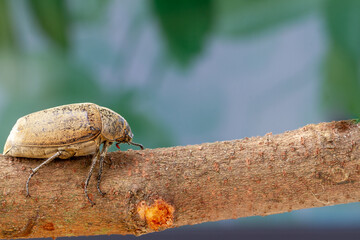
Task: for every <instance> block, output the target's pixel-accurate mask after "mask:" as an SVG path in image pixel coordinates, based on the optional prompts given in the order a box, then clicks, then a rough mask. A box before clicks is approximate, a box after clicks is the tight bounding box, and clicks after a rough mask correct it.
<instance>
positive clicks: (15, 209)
mask: <svg viewBox="0 0 360 240" xmlns="http://www.w3.org/2000/svg"><path fill="white" fill-rule="evenodd" d="M359 146H360V129H359V125H357V124H356V123H355V122H354V121H350V120H349V121H339V122H331V123H320V124H316V125H307V126H305V127H303V128H301V129H298V130H294V131H289V132H285V133H283V134H279V135H272V134H271V133H269V134H266V135H265V136H263V137H253V138H245V139H242V140H233V141H225V142H215V143H204V144H201V145H193V146H178V147H170V148H159V149H146V150H143V151H141V150H139V151H134V150H129V151H126V152H114V153H110V154H108V159H109V160H111V162H112V164H111V165H105V167H104V173H103V179H102V183H101V187H102V190H103V191H105V192H107V194H106V195H105V196H104V197H102V196H101V195H100V194H99V193H98V192H97V189H96V174H94V176H93V178H92V180H91V181H90V186H89V192H90V194H89V195H90V196H91V198H92V199H93V200H94V201H95V202H96V205H95V206H93V207H92V206H91V205H90V204H89V202H88V201H87V200H86V199H85V197H84V193H83V185H84V184H83V183H84V180H85V177H86V176H87V173H88V170H89V166H90V162H91V157H83V158H75V159H72V160H56V161H54V162H52V163H50V164H49V165H47V166H44V167H43V168H42V169H40V171H39V173H38V174H36V175H35V176H34V177H33V179H32V180H31V182H30V194H31V195H32V197H30V198H26V197H25V182H26V179H27V177H28V175H29V170H30V168H34V167H36V166H37V165H38V164H39V163H40V161H41V160H34V159H25V158H22V159H20V158H11V157H4V156H0V238H21V237H59V236H81V235H102V234H136V235H140V234H145V233H149V232H153V231H160V230H163V229H165V228H171V227H178V226H183V225H190V224H198V223H202V222H208V221H218V220H222V219H231V218H240V217H247V216H254V215H269V214H276V213H282V212H289V211H292V210H297V209H303V208H312V207H321V206H329V205H335V204H341V203H349V202H356V201H359V199H360V184H359V180H360V175H359V165H360V149H359ZM95 173H96V172H95Z"/></svg>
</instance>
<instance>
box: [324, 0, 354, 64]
mask: <svg viewBox="0 0 360 240" xmlns="http://www.w3.org/2000/svg"><path fill="white" fill-rule="evenodd" d="M325 13H326V20H327V22H326V23H327V26H328V32H329V34H330V38H331V41H332V42H334V43H335V44H336V45H338V46H341V47H342V48H343V49H344V50H345V51H346V52H347V54H350V55H353V56H354V57H355V58H357V60H359V57H360V1H359V0H344V1H338V0H329V1H328V2H327V4H326V8H325Z"/></svg>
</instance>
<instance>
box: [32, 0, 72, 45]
mask: <svg viewBox="0 0 360 240" xmlns="http://www.w3.org/2000/svg"><path fill="white" fill-rule="evenodd" d="M29 5H30V7H31V9H32V10H33V12H34V17H35V18H36V19H37V23H38V24H39V26H40V27H41V28H42V30H43V31H44V33H45V35H46V36H47V37H49V38H50V39H51V40H52V41H54V42H55V43H56V44H57V45H58V46H60V47H61V48H63V49H67V48H68V45H69V36H68V31H69V14H68V11H67V7H66V1H64V0H45V1H44V0H29Z"/></svg>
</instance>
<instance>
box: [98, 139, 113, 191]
mask: <svg viewBox="0 0 360 240" xmlns="http://www.w3.org/2000/svg"><path fill="white" fill-rule="evenodd" d="M110 145H111V143H110V142H105V143H104V145H103V149H102V150H101V154H100V167H99V174H98V177H97V185H96V187H97V189H98V191H99V193H100V194H101V195H102V196H104V195H105V193H103V192H102V191H101V189H100V182H101V174H102V169H103V166H104V160H105V156H106V153H107V150H108V148H109V147H110Z"/></svg>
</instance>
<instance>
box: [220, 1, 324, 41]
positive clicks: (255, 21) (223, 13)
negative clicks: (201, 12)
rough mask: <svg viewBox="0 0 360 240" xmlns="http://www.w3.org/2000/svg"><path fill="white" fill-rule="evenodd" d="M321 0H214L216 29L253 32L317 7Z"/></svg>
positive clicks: (234, 33)
mask: <svg viewBox="0 0 360 240" xmlns="http://www.w3.org/2000/svg"><path fill="white" fill-rule="evenodd" d="M324 1H325V0H301V1H289V0H218V1H217V2H216V3H217V10H218V15H217V17H218V18H217V20H218V21H217V30H218V31H219V32H220V33H223V34H225V35H230V36H236V35H247V34H254V33H258V32H260V31H264V30H266V29H269V28H272V27H275V26H276V25H279V24H282V23H287V22H289V21H290V20H294V19H296V18H298V17H301V16H303V15H304V14H306V13H309V12H311V11H314V10H316V9H318V8H319V7H320V6H321V4H322V3H323V2H324Z"/></svg>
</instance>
